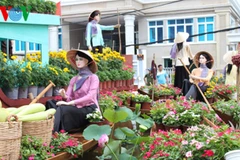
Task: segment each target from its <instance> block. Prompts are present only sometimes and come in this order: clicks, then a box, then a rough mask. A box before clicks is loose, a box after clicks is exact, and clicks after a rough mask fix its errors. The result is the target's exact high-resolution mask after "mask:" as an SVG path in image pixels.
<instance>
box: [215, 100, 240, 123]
mask: <svg viewBox="0 0 240 160" xmlns="http://www.w3.org/2000/svg"><path fill="white" fill-rule="evenodd" d="M212 107H213V109H214V110H215V111H216V113H217V114H218V115H219V117H220V118H221V119H222V120H223V121H224V122H225V123H229V121H230V122H231V123H232V124H233V125H234V126H236V124H237V123H238V122H239V120H240V117H239V115H240V106H239V105H238V103H237V102H236V101H235V100H229V101H224V100H218V101H217V102H215V103H214V104H213V106H212Z"/></svg>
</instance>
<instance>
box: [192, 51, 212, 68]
mask: <svg viewBox="0 0 240 160" xmlns="http://www.w3.org/2000/svg"><path fill="white" fill-rule="evenodd" d="M203 53H204V54H207V55H208V56H209V57H210V60H208V61H207V63H211V68H212V67H213V64H214V59H213V57H212V55H211V54H210V53H208V52H206V51H200V52H198V53H197V54H196V55H195V56H194V59H193V62H194V64H195V65H196V67H198V65H199V57H200V55H201V54H203Z"/></svg>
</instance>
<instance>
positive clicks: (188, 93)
mask: <svg viewBox="0 0 240 160" xmlns="http://www.w3.org/2000/svg"><path fill="white" fill-rule="evenodd" d="M213 62H214V61H213V57H212V56H211V55H210V54H209V53H207V52H205V51H201V52H199V53H197V54H196V55H195V56H194V63H195V65H196V67H198V68H195V69H193V70H192V73H191V74H190V75H189V77H190V84H191V86H190V85H189V84H187V83H189V81H188V80H184V87H185V88H183V92H184V93H183V94H184V95H185V97H186V99H187V100H189V99H190V98H192V99H194V100H200V101H202V100H203V97H202V95H201V93H200V92H199V90H198V89H197V86H196V85H198V86H199V88H200V89H201V90H202V92H203V93H204V92H205V91H206V90H207V88H208V85H209V82H210V80H211V78H212V76H213V70H212V69H211V68H212V66H213ZM188 86H190V89H189V90H187V88H188Z"/></svg>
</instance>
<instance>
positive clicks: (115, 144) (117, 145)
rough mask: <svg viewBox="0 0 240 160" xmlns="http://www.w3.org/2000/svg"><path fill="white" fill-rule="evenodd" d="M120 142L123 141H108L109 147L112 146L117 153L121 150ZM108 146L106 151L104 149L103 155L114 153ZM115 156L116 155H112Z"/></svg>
mask: <svg viewBox="0 0 240 160" xmlns="http://www.w3.org/2000/svg"><path fill="white" fill-rule="evenodd" d="M120 144H121V141H111V142H110V143H108V144H107V145H108V147H109V148H111V150H112V151H113V152H114V153H115V154H117V153H119V152H120ZM108 147H107V146H106V147H105V148H104V151H103V155H104V157H105V156H108V155H111V154H112V151H110V150H109V148H108ZM112 157H114V156H112Z"/></svg>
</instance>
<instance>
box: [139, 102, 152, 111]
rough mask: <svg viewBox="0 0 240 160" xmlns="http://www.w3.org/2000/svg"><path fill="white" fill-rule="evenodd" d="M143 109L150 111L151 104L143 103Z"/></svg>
mask: <svg viewBox="0 0 240 160" xmlns="http://www.w3.org/2000/svg"><path fill="white" fill-rule="evenodd" d="M141 109H147V110H150V109H151V103H150V102H143V103H141Z"/></svg>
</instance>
